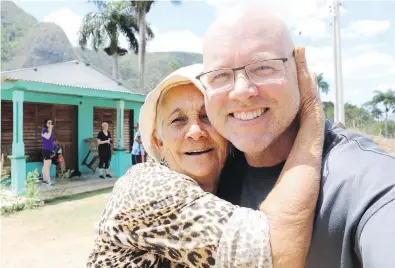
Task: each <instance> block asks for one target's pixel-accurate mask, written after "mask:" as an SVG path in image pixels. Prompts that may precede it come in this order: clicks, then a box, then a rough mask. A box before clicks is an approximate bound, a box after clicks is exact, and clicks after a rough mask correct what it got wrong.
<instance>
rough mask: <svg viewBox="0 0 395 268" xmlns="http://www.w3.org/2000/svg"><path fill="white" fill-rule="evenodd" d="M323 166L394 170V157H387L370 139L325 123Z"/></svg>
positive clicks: (330, 123)
mask: <svg viewBox="0 0 395 268" xmlns="http://www.w3.org/2000/svg"><path fill="white" fill-rule="evenodd" d="M323 162H324V164H329V163H332V164H335V165H334V167H337V166H338V165H336V164H337V163H339V166H342V167H343V168H344V169H345V170H346V169H348V168H351V167H355V168H358V169H364V168H367V167H370V168H378V167H383V166H388V165H390V164H392V165H391V167H390V168H395V157H394V156H391V155H389V154H388V153H387V152H386V151H385V150H384V149H382V148H381V147H380V146H378V144H377V143H376V142H374V141H373V140H372V139H371V138H369V137H367V136H364V135H361V134H359V133H354V132H351V131H349V130H347V129H344V128H342V127H339V126H337V125H335V124H333V123H332V122H329V121H327V122H326V126H325V142H324V152H323Z"/></svg>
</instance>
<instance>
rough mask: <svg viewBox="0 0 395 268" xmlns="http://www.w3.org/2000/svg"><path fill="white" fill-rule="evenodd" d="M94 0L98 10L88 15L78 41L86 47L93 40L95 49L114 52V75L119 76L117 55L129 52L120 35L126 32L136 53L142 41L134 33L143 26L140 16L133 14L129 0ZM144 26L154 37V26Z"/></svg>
mask: <svg viewBox="0 0 395 268" xmlns="http://www.w3.org/2000/svg"><path fill="white" fill-rule="evenodd" d="M91 2H93V3H94V4H95V5H96V6H97V8H98V12H90V13H88V14H86V15H85V17H84V19H83V23H82V25H81V28H80V31H79V45H80V47H81V48H82V49H85V48H86V46H87V45H88V41H91V43H92V47H93V49H94V50H95V51H96V52H97V51H98V50H99V49H103V50H104V52H105V53H106V54H107V55H108V56H112V57H113V66H112V76H113V78H115V79H119V70H118V57H119V56H123V55H125V54H126V53H127V52H128V51H127V49H126V48H121V47H119V35H120V34H122V35H124V36H125V37H126V39H127V41H128V44H129V48H130V49H131V50H133V51H134V53H137V52H138V48H139V44H138V41H137V39H136V37H135V33H136V32H139V29H140V28H139V25H138V21H137V18H136V17H135V16H133V11H132V9H131V8H130V5H129V3H128V2H126V1H120V2H115V1H111V2H109V1H91ZM145 30H146V33H147V35H148V37H149V38H152V37H153V33H152V30H151V29H150V28H149V27H147V29H145Z"/></svg>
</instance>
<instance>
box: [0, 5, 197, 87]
mask: <svg viewBox="0 0 395 268" xmlns="http://www.w3.org/2000/svg"><path fill="white" fill-rule="evenodd" d="M75 59H82V60H84V61H88V62H90V63H91V64H92V65H94V66H96V67H98V68H99V69H102V70H103V71H105V72H106V73H108V74H110V75H111V68H112V58H111V57H109V56H107V55H106V54H105V53H104V52H102V51H99V52H98V53H96V52H95V51H92V50H84V51H83V50H81V49H80V48H73V47H72V45H71V44H70V42H69V40H68V39H67V36H66V35H65V33H64V31H63V30H62V28H60V27H59V26H58V25H56V24H54V23H44V22H38V21H37V20H36V19H35V18H34V17H33V16H31V15H30V14H28V13H26V12H25V11H24V10H22V9H21V8H19V7H18V6H17V5H16V4H15V3H14V2H11V1H1V71H7V70H14V69H20V68H28V67H32V66H39V65H45V64H52V63H57V62H65V61H70V60H75ZM146 61H147V63H146V79H145V81H146V88H147V89H149V90H151V89H153V88H154V87H155V85H157V84H158V82H159V81H160V80H161V79H163V78H164V77H165V76H166V75H168V74H169V73H170V72H172V71H173V68H174V65H176V66H178V67H182V66H187V65H190V64H193V63H199V62H202V55H201V54H195V53H185V52H158V53H148V54H147V56H146ZM119 70H120V74H121V78H122V79H123V80H125V81H126V82H127V84H128V85H129V86H130V87H131V88H132V89H134V90H137V84H138V58H137V55H135V54H134V53H129V54H126V55H125V56H122V57H120V59H119Z"/></svg>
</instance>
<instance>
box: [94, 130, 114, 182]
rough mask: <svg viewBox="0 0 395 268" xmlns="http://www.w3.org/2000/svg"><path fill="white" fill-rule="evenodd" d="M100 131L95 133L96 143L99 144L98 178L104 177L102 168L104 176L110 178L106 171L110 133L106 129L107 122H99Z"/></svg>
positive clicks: (109, 152) (108, 164) (108, 162)
mask: <svg viewBox="0 0 395 268" xmlns="http://www.w3.org/2000/svg"><path fill="white" fill-rule="evenodd" d="M101 128H102V131H100V132H99V133H98V134H97V144H98V146H99V148H98V150H99V161H100V162H99V169H100V176H99V178H101V179H104V175H103V169H105V170H106V177H107V178H111V175H110V174H109V173H108V168H109V166H110V161H111V133H110V131H108V123H107V122H103V123H102V124H101Z"/></svg>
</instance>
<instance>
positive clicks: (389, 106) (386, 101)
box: [368, 89, 395, 137]
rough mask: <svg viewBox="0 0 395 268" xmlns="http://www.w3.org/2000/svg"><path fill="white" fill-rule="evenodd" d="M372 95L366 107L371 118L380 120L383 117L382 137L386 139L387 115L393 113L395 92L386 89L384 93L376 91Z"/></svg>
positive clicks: (394, 110) (394, 109)
mask: <svg viewBox="0 0 395 268" xmlns="http://www.w3.org/2000/svg"><path fill="white" fill-rule="evenodd" d="M374 93H375V95H374V96H373V99H372V100H371V101H370V102H368V106H370V108H371V114H372V116H373V117H375V118H380V117H382V115H384V136H385V137H388V114H389V113H395V90H391V89H388V90H387V91H386V92H382V91H378V90H376V91H375V92H374ZM380 107H381V108H380Z"/></svg>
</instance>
